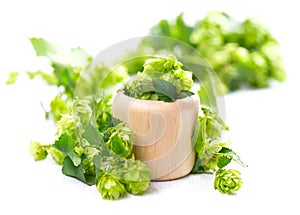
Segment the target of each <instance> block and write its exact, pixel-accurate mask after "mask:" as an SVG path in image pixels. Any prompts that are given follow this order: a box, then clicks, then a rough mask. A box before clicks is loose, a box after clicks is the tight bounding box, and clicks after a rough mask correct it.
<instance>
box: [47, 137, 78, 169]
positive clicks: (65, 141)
mask: <svg viewBox="0 0 300 215" xmlns="http://www.w3.org/2000/svg"><path fill="white" fill-rule="evenodd" d="M75 146H76V144H75V142H74V140H73V139H72V137H70V136H68V135H67V134H62V135H61V136H60V137H59V139H58V140H57V141H55V143H54V144H53V147H54V148H56V149H58V150H60V151H61V152H63V153H65V154H66V155H67V156H68V157H69V158H70V159H71V160H72V162H73V164H74V165H75V166H79V164H80V163H81V159H80V157H79V155H78V154H77V153H76V152H75V151H74V147H75Z"/></svg>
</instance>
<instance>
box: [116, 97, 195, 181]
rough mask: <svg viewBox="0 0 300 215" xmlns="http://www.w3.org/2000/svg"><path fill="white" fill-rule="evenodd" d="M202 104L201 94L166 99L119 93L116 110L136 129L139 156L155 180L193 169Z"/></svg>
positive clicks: (136, 150) (182, 173) (137, 153)
mask: <svg viewBox="0 0 300 215" xmlns="http://www.w3.org/2000/svg"><path fill="white" fill-rule="evenodd" d="M199 107H200V101H199V97H198V95H193V96H190V97H186V98H183V99H178V100H176V101H175V102H163V101H151V100H140V99H135V98H131V97H128V96H126V95H125V94H123V93H122V92H117V93H116V94H115V95H114V97H113V102H112V113H113V116H114V117H116V118H118V119H120V120H122V121H124V122H126V124H127V126H128V127H129V128H131V129H132V130H133V131H134V133H135V145H134V154H135V157H136V158H137V159H139V160H141V161H142V162H143V163H145V164H146V165H147V166H148V167H149V169H150V171H151V173H152V180H157V181H162V180H172V179H176V178H180V177H183V176H185V175H187V174H189V173H190V172H191V170H192V168H193V166H194V162H195V152H194V149H193V144H192V135H193V132H194V129H195V123H196V122H197V116H198V111H199Z"/></svg>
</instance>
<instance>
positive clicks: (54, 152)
mask: <svg viewBox="0 0 300 215" xmlns="http://www.w3.org/2000/svg"><path fill="white" fill-rule="evenodd" d="M47 152H48V154H50V155H51V157H52V158H53V160H54V161H55V162H56V163H57V164H58V165H62V164H63V162H64V159H65V157H66V154H65V153H63V152H61V151H59V150H58V149H56V148H54V147H50V148H49V149H48V150H47Z"/></svg>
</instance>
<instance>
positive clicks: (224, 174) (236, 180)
mask: <svg viewBox="0 0 300 215" xmlns="http://www.w3.org/2000/svg"><path fill="white" fill-rule="evenodd" d="M240 174H241V173H240V172H239V171H237V170H234V169H228V170H224V169H219V170H218V171H217V172H216V176H215V182H214V187H215V189H217V190H219V191H220V193H223V194H230V193H233V192H236V191H238V190H239V189H240V188H241V186H242V183H243V181H242V179H241V177H240Z"/></svg>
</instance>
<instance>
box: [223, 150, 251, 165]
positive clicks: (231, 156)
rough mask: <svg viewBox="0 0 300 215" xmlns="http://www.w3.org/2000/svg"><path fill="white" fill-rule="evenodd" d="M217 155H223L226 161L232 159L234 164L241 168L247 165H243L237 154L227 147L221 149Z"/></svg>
mask: <svg viewBox="0 0 300 215" xmlns="http://www.w3.org/2000/svg"><path fill="white" fill-rule="evenodd" d="M218 154H219V155H223V156H225V157H227V158H228V159H232V160H234V161H235V162H236V163H238V164H239V165H241V166H243V167H247V164H245V163H244V162H243V161H242V160H241V158H240V157H239V156H238V154H237V153H235V152H234V151H233V150H232V149H230V148H227V147H223V148H222V149H221V150H220V151H219V152H218Z"/></svg>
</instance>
